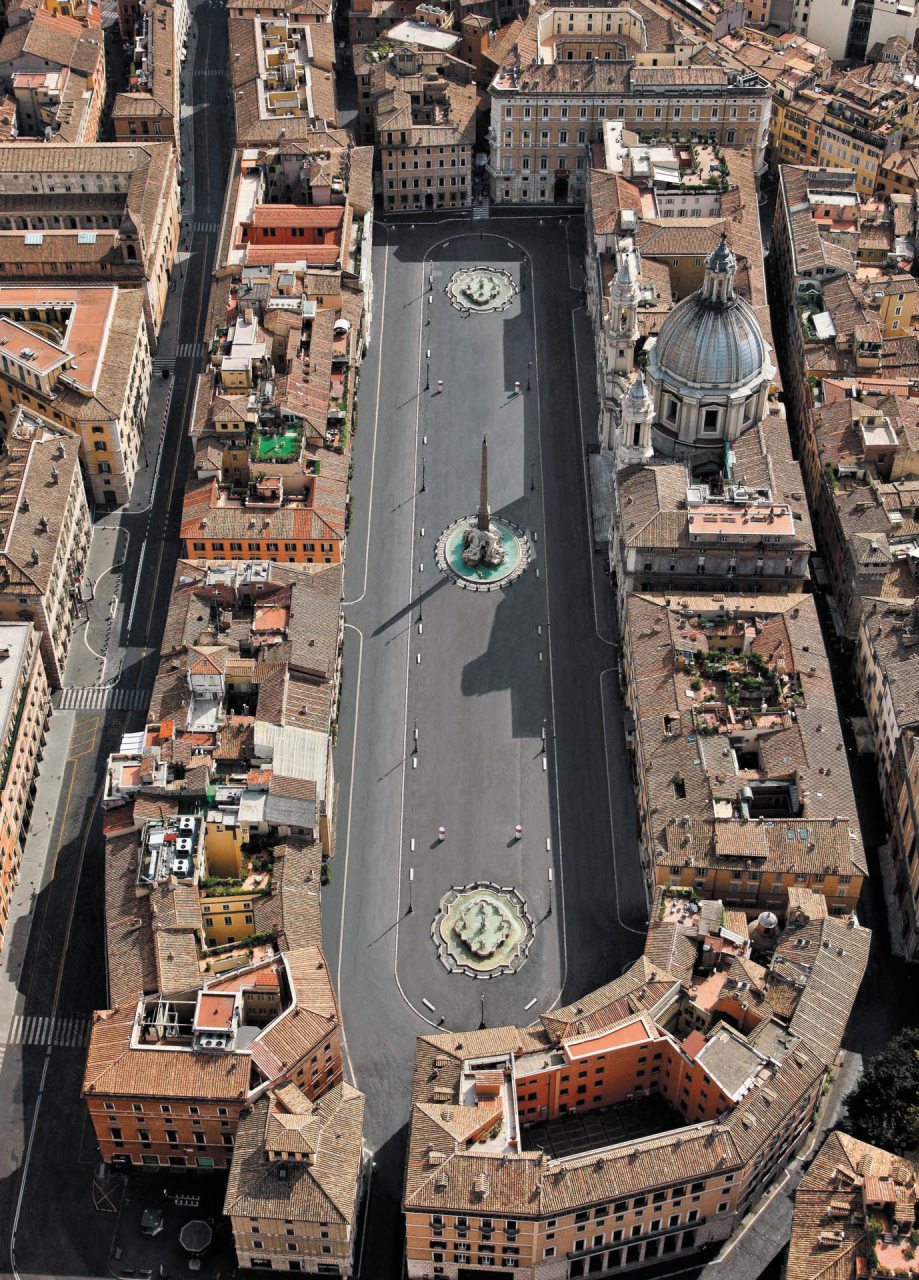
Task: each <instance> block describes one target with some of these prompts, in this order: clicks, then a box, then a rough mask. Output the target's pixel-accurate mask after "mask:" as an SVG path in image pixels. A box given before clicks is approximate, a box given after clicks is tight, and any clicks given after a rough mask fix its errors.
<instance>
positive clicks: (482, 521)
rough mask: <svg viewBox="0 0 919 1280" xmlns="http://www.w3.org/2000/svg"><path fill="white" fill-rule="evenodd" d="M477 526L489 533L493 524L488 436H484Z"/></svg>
mask: <svg viewBox="0 0 919 1280" xmlns="http://www.w3.org/2000/svg"><path fill="white" fill-rule="evenodd" d="M475 523H476V528H477V529H479V530H480V531H481V532H482V533H487V532H488V530H489V527H490V525H491V508H490V507H489V505H488V438H487V437H486V436H482V470H481V474H480V476H479V509H478V511H477V512H476V522H475Z"/></svg>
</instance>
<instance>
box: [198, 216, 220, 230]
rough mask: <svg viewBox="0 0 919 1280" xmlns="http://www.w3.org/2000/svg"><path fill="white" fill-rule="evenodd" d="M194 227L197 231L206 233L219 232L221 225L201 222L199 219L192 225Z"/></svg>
mask: <svg viewBox="0 0 919 1280" xmlns="http://www.w3.org/2000/svg"><path fill="white" fill-rule="evenodd" d="M192 227H193V229H194V230H195V231H205V232H209V231H219V230H220V223H219V222H201V221H200V220H199V219H198V218H196V219H195V221H194V222H193V223H192Z"/></svg>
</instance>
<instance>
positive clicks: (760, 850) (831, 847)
mask: <svg viewBox="0 0 919 1280" xmlns="http://www.w3.org/2000/svg"><path fill="white" fill-rule="evenodd" d="M684 601H685V603H684ZM730 605H731V610H732V615H733V618H734V619H735V620H736V619H737V618H740V619H743V620H745V624H746V625H749V626H750V627H752V628H753V634H752V638H751V640H750V648H751V650H752V651H753V652H754V653H758V654H760V655H761V657H762V659H763V660H764V662H765V664H766V666H767V667H770V668H775V669H776V670H777V671H778V672H780V673H781V677H782V679H783V680H786V681H792V682H793V684H794V687H795V689H797V690H800V697H799V700H797V701H796V702H795V705H794V712H795V718H794V719H792V718H791V716H790V714H789V712H788V710H787V709H786V710H785V711H783V712H782V713H781V717H780V719H779V722H778V723H768V722H767V723H765V724H764V725H763V726H762V727H761V728H760V729H759V731H758V734H757V738H756V745H757V748H758V751H759V767H758V769H756V770H754V771H752V772H751V771H749V770H739V769H736V768H735V767H734V764H733V762H732V761H731V759H730V758H728V759H725V757H724V755H723V750H722V748H723V746H724V745H725V742H726V739H724V738H723V735H722V734H720V733H715V734H714V736H706V735H705V734H703V733H700V732H699V726H698V725H697V722H696V715H697V714H699V715H702V714H703V713H704V712H705V703H702V704H701V707H700V704H699V703H698V700H697V699H696V697H695V692H694V691H693V690H691V689H690V678H691V675H692V672H691V671H689V670H687V669H686V666H685V662H686V655H690V656H691V655H692V654H693V653H694V652H695V651H696V649H698V648H699V647H701V648H702V649H703V650H705V649H707V647H708V640H707V635H708V634H709V632H708V631H707V629H706V628H705V627H704V626H702V625H701V623H700V622H699V619H703V618H708V617H717V616H718V615H719V613H723V611H724V607H725V605H724V598H723V597H721V598H719V600H718V601H710V600H707V599H706V600H705V602H704V603H703V601H702V600H700V599H699V598H698V597H693V596H687V597H684V598H682V600H672V601H671V604H670V605H669V606H668V605H667V603H666V602H665V600H664V598H663V597H655V596H651V595H640V594H633V595H630V596H629V599H628V607H627V611H626V630H627V634H628V645H629V651H630V655H631V680H630V703H631V707H632V711H633V714H634V717H635V725H636V739H637V747H638V767H640V768H642V769H644V771H645V777H646V785H647V789H648V807H649V811H650V813H651V815H652V816H651V830H650V832H649V833H648V838H649V839H650V840H651V841H653V844H654V847H655V851H656V852H655V856H656V858H657V860H658V862H659V863H661V864H670V865H672V866H677V867H683V866H696V867H706V866H712V865H715V866H731V865H735V866H736V865H737V864H738V860H739V861H741V862H742V861H743V860H745V859H756V860H757V861H756V866H757V867H758V868H763V867H765V868H770V869H772V870H775V871H781V872H785V871H788V870H805V869H806V870H808V871H810V872H813V873H814V874H821V873H824V872H826V871H827V869H829V870H830V871H832V870H833V869H834V868H835V867H837V866H838V867H839V870H840V872H841V873H844V874H863V873H864V868H865V857H864V850H863V847H862V844H861V838H860V832H859V828H858V823H857V818H856V814H855V801H854V797H853V795H852V790H851V782H850V780H849V773H848V768H847V766H846V761H845V756H844V755H842V756H841V757H840V753H841V752H842V750H843V748H842V734H841V730H840V726H839V717H838V711H837V708H836V701H835V696H834V692H833V685H832V679H831V677H830V672H829V665H828V662H827V658H826V654H825V652H824V649H823V642H822V637H821V632H820V625H819V620H818V617H817V613H816V609H815V607H814V604H813V600H812V599H811V598H810V597H808V596H790V595H789V596H780V597H756V598H755V599H750V600H747V601H744V600H743V599H742V598H741V597H731V601H730ZM767 778H772V779H773V780H779V779H785V780H787V781H790V782H792V783H793V784H794V785H795V786H796V788H797V793H798V795H799V797H802V798H804V801H805V803H804V807H803V810H802V812H801V814H800V815H799V816H797V817H788V818H787V819H774V820H770V821H769V822H763V823H759V822H752V823H750V822H747V823H742V822H741V821H740V820H739V817H738V816H736V815H735V816H734V817H731V818H722V817H716V810H715V799H716V797H718V798H719V799H720V800H721V801H728V800H730V802H731V803H732V804H733V803H734V802H735V801H736V797H737V795H738V794H739V792H740V789H741V788H742V787H743V786H745V785H747V784H748V783H749V782H750V781H751V780H752V781H754V782H755V781H756V780H758V779H767ZM674 779H678V780H679V781H680V784H681V786H680V787H679V788H678V787H675V786H674ZM837 819H840V820H839V821H837Z"/></svg>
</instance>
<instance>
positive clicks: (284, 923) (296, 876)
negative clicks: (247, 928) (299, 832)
mask: <svg viewBox="0 0 919 1280" xmlns="http://www.w3.org/2000/svg"><path fill="white" fill-rule="evenodd" d="M273 853H274V867H273V873H272V892H271V894H270V895H267V896H262V897H259V898H257V899H256V902H255V931H256V932H257V933H271V934H273V935H274V936H275V938H276V939H277V944H278V946H279V948H280V949H281V950H282V951H291V950H294V949H297V948H302V947H319V946H320V945H321V943H322V922H321V920H320V916H319V883H320V870H321V863H322V850H321V848H320V846H319V845H318V844H315V843H310V842H307V841H306V840H302V839H300V838H299V837H296V836H290V837H288V839H287V840H286V841H285V842H284V843H283V844H280V845H277V846H276V847H275V849H274V850H273Z"/></svg>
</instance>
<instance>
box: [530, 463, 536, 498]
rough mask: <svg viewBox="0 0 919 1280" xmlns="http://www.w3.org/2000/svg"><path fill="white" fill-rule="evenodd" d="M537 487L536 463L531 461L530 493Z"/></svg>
mask: <svg viewBox="0 0 919 1280" xmlns="http://www.w3.org/2000/svg"><path fill="white" fill-rule="evenodd" d="M535 488H536V463H535V462H531V463H530V493H532V492H533V490H534V489H535Z"/></svg>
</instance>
